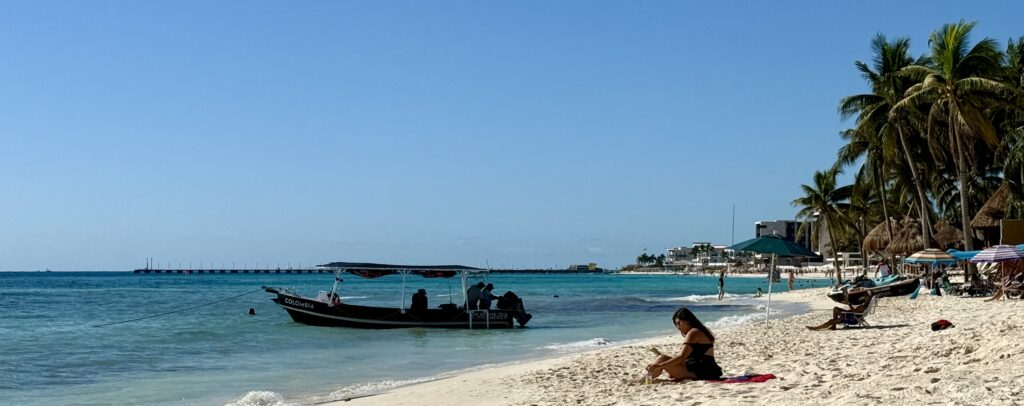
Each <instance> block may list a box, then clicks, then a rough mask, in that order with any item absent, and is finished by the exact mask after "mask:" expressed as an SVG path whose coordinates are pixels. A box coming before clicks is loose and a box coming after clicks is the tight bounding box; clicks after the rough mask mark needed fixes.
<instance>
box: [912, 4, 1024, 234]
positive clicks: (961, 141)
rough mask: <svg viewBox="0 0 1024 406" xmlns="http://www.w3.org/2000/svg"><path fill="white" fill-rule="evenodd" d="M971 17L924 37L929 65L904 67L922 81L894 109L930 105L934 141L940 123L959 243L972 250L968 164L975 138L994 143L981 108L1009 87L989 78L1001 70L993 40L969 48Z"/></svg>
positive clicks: (993, 131) (997, 99)
mask: <svg viewBox="0 0 1024 406" xmlns="http://www.w3.org/2000/svg"><path fill="white" fill-rule="evenodd" d="M974 25H975V23H974V22H965V21H960V22H959V23H956V24H946V25H943V26H942V28H940V29H939V30H938V31H935V32H933V33H932V35H931V38H930V39H929V41H928V42H929V44H930V46H931V60H932V63H933V64H934V67H929V66H922V65H913V66H908V67H906V68H903V71H904V72H905V73H907V74H908V75H911V76H914V75H921V76H924V80H923V81H922V82H921V83H919V84H916V85H914V86H912V87H911V88H910V89H908V90H907V93H906V95H905V97H904V98H903V100H901V101H900V102H899V103H897V105H896V107H897V108H907V109H910V108H913V107H916V106H929V112H928V120H927V121H928V129H927V134H928V138H929V141H937V137H939V134H937V131H936V129H937V128H938V127H939V126H940V125H941V124H942V122H943V121H944V122H945V127H946V128H947V130H948V134H947V135H948V138H947V140H946V142H948V146H949V148H951V150H952V153H953V154H952V155H953V157H954V160H955V161H956V168H957V178H958V185H959V189H960V190H959V192H960V193H959V195H960V220H961V224H962V225H963V227H962V229H963V239H964V247H965V249H967V250H973V249H974V239H973V238H972V237H971V231H970V222H971V210H970V206H969V205H968V200H967V195H968V194H969V193H970V190H969V184H968V167H969V165H970V163H971V162H973V158H974V146H975V145H976V144H977V141H978V140H979V139H980V140H982V141H984V143H986V144H988V145H990V146H993V147H994V146H997V145H998V144H999V140H998V136H997V133H996V129H995V127H994V126H993V125H992V123H991V122H990V121H989V120H988V118H986V117H985V113H984V110H985V109H986V108H987V107H989V106H992V105H997V104H1001V103H1002V100H1001V95H1002V94H1005V93H1008V92H1009V90H1010V89H1009V87H1008V86H1006V85H1005V84H1003V83H1002V82H1000V81H997V80H995V79H992V78H993V77H995V76H996V75H998V74H999V73H1000V64H999V62H1000V59H1001V54H1000V52H999V50H998V49H997V46H996V42H995V41H994V40H992V39H990V38H984V39H982V40H981V41H979V42H978V43H977V44H975V45H974V47H969V44H970V33H971V30H972V29H973V28H974Z"/></svg>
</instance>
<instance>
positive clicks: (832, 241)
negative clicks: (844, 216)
mask: <svg viewBox="0 0 1024 406" xmlns="http://www.w3.org/2000/svg"><path fill="white" fill-rule="evenodd" d="M822 213H825V212H824V211H823V212H822ZM822 217H824V218H825V227H827V228H828V248H829V250H831V251H832V266H833V267H834V268H835V269H836V285H839V284H841V283H843V270H842V269H839V257H838V256H837V255H836V235H835V234H832V219H831V218H829V217H831V216H829V215H827V214H826V215H824V216H822ZM819 238H820V237H819Z"/></svg>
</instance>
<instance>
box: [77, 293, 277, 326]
mask: <svg viewBox="0 0 1024 406" xmlns="http://www.w3.org/2000/svg"><path fill="white" fill-rule="evenodd" d="M262 290H263V288H260V289H256V290H254V291H251V292H245V293H243V294H241V295H235V296H231V297H227V298H224V299H220V300H214V301H212V302H209V303H203V304H201V305H197V306H192V307H186V308H184V309H178V310H172V311H169V312H165V313H160V314H151V315H149V316H144V317H139V318H137V319H130V320H121V321H115V322H113V323H105V324H97V325H95V326H93V327H106V326H112V325H114V324H121V323H129V322H133V321H139V320H145V319H152V318H154V317H160V316H166V315H168V314H174V313H180V312H183V311H187V310H192V309H198V308H200V307H204V306H209V305H212V304H217V303H220V302H226V301H228V300H231V299H237V298H240V297H242V296H245V295H251V294H253V293H256V292H259V291H262Z"/></svg>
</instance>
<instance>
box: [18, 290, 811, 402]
mask: <svg viewBox="0 0 1024 406" xmlns="http://www.w3.org/2000/svg"><path fill="white" fill-rule="evenodd" d="M488 281H489V282H492V283H494V284H495V286H496V289H495V291H496V292H498V293H502V292H504V291H506V290H513V291H515V292H516V293H517V294H519V295H520V296H521V297H522V298H523V300H524V303H525V305H526V308H527V310H528V311H530V312H531V313H533V314H534V318H533V320H531V321H530V325H529V328H525V329H516V330H504V331H501V330H492V331H480V330H476V331H466V330H430V329H402V330H381V331H378V330H356V329H345V328H325V327H312V326H305V325H301V324H296V323H293V322H292V321H291V319H290V318H289V317H288V315H287V314H286V313H285V312H284V311H283V310H281V309H280V308H277V307H276V305H274V304H273V303H272V302H271V301H270V295H269V294H266V293H263V292H257V293H252V294H250V295H246V296H243V297H241V298H237V299H233V300H229V301H226V302H222V303H218V304H215V305H212V306H207V307H202V308H198V309H194V310H189V311H186V312H182V313H176V314H171V315H167V316H163V317H158V318H152V319H147V320H141V321H137V322H131V323H125V324H118V325H112V326H107V327H93V326H94V325H96V324H102V323H105V322H113V321H117V320H124V319H131V318H136V317H140V316H145V315H148V314H155V313H161V312H167V311H172V310H176V309H181V308H185V307H189V306H194V305H198V304H202V303H206V302H210V301H214V300H218V299H222V298H225V297H229V296H233V295H238V294H242V293H245V292H248V291H252V290H256V289H259V287H260V286H261V285H272V286H278V287H292V288H294V289H296V290H297V291H298V292H299V293H301V294H306V295H311V296H312V295H315V294H316V292H317V291H318V290H328V289H330V284H331V283H332V282H333V276H332V275H173V276H172V275H159V276H158V275H133V274H130V273H123V272H92V273H76V272H66V273H65V272H54V273H0V399H2V402H0V403H4V404H16V405H62V404H75V405H107V404H147V405H210V404H225V403H229V402H233V401H237V400H239V399H242V398H243V397H245V396H246V395H247V394H249V395H250V396H249V397H247V398H245V399H244V400H251V399H253V398H254V395H255V394H251V393H250V392H252V391H267V392H273V396H272V397H278V396H279V397H281V398H283V399H285V401H286V402H288V403H289V404H312V403H315V402H318V401H324V400H328V399H336V398H338V397H341V396H344V395H348V394H354V393H358V392H361V391H366V390H379V389H386V388H388V387H392V386H394V385H400V384H404V383H410V382H416V381H420V380H425V379H433V378H436V377H438V376H443V375H444V374H449V373H452V372H453V371H460V370H466V369H472V368H479V367H481V366H483V365H487V364H496V363H505V362H511V361H517V360H523V359H532V358H541V357H548V356H553V355H558V354H563V353H568V352H572V351H581V350H586V349H591V348H597V347H600V346H603V345H609V344H616V343H622V342H623V341H628V340H632V339H637V338H645V337H652V336H657V335H664V334H670V333H672V331H673V327H672V324H671V322H670V318H671V315H672V313H673V312H674V311H675V309H676V308H678V307H679V306H680V305H686V306H690V307H691V309H693V310H694V312H695V313H696V314H697V315H698V316H699V317H700V318H701V319H702V320H704V321H705V322H708V323H709V325H710V326H712V328H716V327H717V328H721V327H723V326H726V325H730V324H736V323H740V322H743V321H749V320H752V319H754V318H757V317H758V315H763V307H762V305H761V302H759V301H756V300H753V299H751V298H750V296H751V293H752V292H753V291H755V290H756V288H757V287H761V288H762V289H765V290H767V285H766V284H765V282H764V280H763V279H761V278H756V279H754V278H727V279H726V290H727V291H728V292H730V294H729V295H728V296H727V298H726V300H724V301H718V300H715V299H716V296H717V295H716V292H717V289H716V282H717V278H715V277H701V276H671V275H649V276H641V275H635V276H634V275H520V276H510V275H493V276H490V277H489V278H488ZM448 282H449V280H444V279H425V278H418V277H410V279H408V289H409V291H408V294H411V293H412V292H413V291H414V290H415V289H418V288H425V289H427V291H428V296H429V297H430V303H431V306H436V305H438V304H440V303H446V302H448V300H449V298H448V294H449V285H448ZM450 282H451V287H450V288H451V292H452V293H453V294H454V296H455V301H458V300H459V298H460V297H461V295H460V294H459V289H460V288H459V286H460V285H459V281H458V280H457V279H453V280H451V281H450ZM811 284H816V286H824V285H826V284H827V281H820V280H819V281H800V282H799V283H798V286H797V287H798V288H800V287H807V286H810V285H811ZM400 289H401V279H400V278H399V277H397V276H391V277H384V278H380V279H372V280H368V279H361V278H357V277H355V276H349V277H346V278H345V281H344V283H343V284H342V285H341V288H340V294H341V296H342V297H343V299H344V300H345V301H347V302H350V303H360V304H369V305H385V306H396V307H397V306H398V305H400V304H401V295H400ZM773 289H774V290H776V291H783V290H785V284H784V283H780V284H776V285H774V287H773ZM556 295H557V296H558V297H555V296H556ZM250 307H252V308H255V309H256V313H257V315H256V316H248V315H246V314H245V313H246V311H247V310H248V309H249V308H250ZM779 310H780V311H781V312H783V313H787V312H788V313H795V312H798V311H802V310H801V309H798V308H782V309H779ZM255 397H256V398H258V397H259V396H255ZM264 400H265V399H264ZM242 403H244V402H242Z"/></svg>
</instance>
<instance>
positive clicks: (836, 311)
mask: <svg viewBox="0 0 1024 406" xmlns="http://www.w3.org/2000/svg"><path fill="white" fill-rule="evenodd" d="M871 299H872V298H871V291H868V292H867V299H866V300H864V304H861V305H858V306H853V305H848V306H850V309H849V310H847V309H843V308H841V307H833V308H832V319H831V320H829V321H826V322H824V323H822V324H821V325H820V326H814V327H811V326H806V327H807V329H808V330H825V329H829V330H835V329H836V326H838V325H840V324H842V322H843V313H864V311H865V310H867V308H868V304H869V303H871ZM846 303H850V300H849V296H847V300H846Z"/></svg>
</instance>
